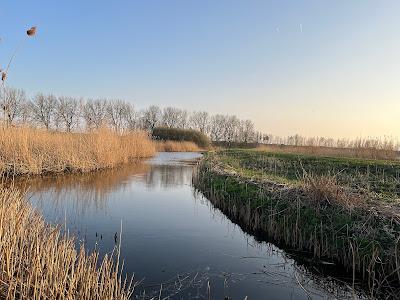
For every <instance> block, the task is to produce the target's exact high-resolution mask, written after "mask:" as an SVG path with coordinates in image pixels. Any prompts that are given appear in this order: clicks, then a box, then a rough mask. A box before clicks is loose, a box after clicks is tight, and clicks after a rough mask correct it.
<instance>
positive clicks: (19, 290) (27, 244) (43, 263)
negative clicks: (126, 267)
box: [0, 187, 132, 299]
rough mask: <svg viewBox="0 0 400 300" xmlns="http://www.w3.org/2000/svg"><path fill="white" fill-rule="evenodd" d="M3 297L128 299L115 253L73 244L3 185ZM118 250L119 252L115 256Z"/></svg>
mask: <svg viewBox="0 0 400 300" xmlns="http://www.w3.org/2000/svg"><path fill="white" fill-rule="evenodd" d="M0 232H1V234H0V272H1V273H0V298H2V299H28V298H29V299H129V298H130V296H131V294H132V286H131V284H130V282H131V281H129V280H125V279H124V278H122V277H121V275H120V271H121V269H120V268H121V267H120V266H119V264H118V250H116V252H115V254H116V255H111V256H106V257H105V258H104V259H103V260H99V256H98V254H97V253H96V252H93V253H87V251H86V250H85V249H84V247H83V246H82V247H81V248H80V250H79V251H77V250H76V249H75V241H74V239H72V238H70V237H68V236H65V235H63V234H62V233H61V232H60V230H59V228H57V227H53V226H50V225H48V224H46V223H45V222H44V220H43V219H42V217H41V216H40V215H39V214H38V213H37V212H36V211H34V210H33V209H32V207H31V206H30V205H29V203H28V202H27V201H26V200H25V199H24V197H23V195H21V194H20V193H19V191H17V190H16V189H13V188H4V187H0ZM113 256H116V257H113Z"/></svg>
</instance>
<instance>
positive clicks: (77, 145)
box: [0, 127, 155, 175]
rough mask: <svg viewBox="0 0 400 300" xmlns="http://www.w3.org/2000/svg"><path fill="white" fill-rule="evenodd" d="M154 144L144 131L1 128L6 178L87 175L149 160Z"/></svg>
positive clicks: (0, 157)
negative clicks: (65, 130) (66, 173)
mask: <svg viewBox="0 0 400 300" xmlns="http://www.w3.org/2000/svg"><path fill="white" fill-rule="evenodd" d="M154 153H155V146H154V143H153V142H152V141H151V139H150V138H149V136H148V134H147V133H145V132H143V131H133V132H130V133H127V134H116V133H114V132H113V131H111V130H108V129H101V130H98V131H94V132H90V133H62V132H50V131H47V130H42V129H35V128H30V127H7V128H6V127H0V173H1V174H3V175H23V174H45V173H60V172H88V171H93V170H99V169H105V168H111V167H115V166H117V165H120V164H123V163H128V162H132V161H136V160H138V159H140V158H144V157H150V156H152V155H153V154H154Z"/></svg>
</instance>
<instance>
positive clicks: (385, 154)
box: [257, 145, 400, 160]
mask: <svg viewBox="0 0 400 300" xmlns="http://www.w3.org/2000/svg"><path fill="white" fill-rule="evenodd" d="M257 150H261V151H271V152H279V153H295V154H309V155H319V156H333V157H354V158H364V159H388V160H395V159H398V158H399V156H400V153H399V152H398V151H397V150H395V148H394V147H386V148H385V147H382V148H374V147H363V146H360V147H351V148H350V147H349V148H339V147H322V146H288V145H262V146H259V147H258V148H257Z"/></svg>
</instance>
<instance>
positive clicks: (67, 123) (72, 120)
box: [57, 97, 79, 132]
mask: <svg viewBox="0 0 400 300" xmlns="http://www.w3.org/2000/svg"><path fill="white" fill-rule="evenodd" d="M57 120H58V122H60V123H61V124H62V125H63V126H64V127H65V130H67V132H71V131H72V129H73V127H74V126H78V123H79V101H78V100H77V99H75V98H72V97H59V98H58V101H57Z"/></svg>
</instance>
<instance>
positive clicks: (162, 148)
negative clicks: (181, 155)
mask: <svg viewBox="0 0 400 300" xmlns="http://www.w3.org/2000/svg"><path fill="white" fill-rule="evenodd" d="M156 149H157V151H158V152H199V151H202V149H200V148H199V146H197V145H196V144H195V143H193V142H178V141H157V142H156Z"/></svg>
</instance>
